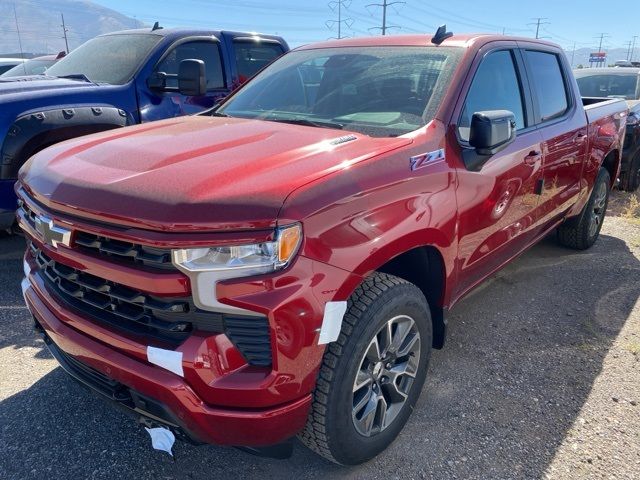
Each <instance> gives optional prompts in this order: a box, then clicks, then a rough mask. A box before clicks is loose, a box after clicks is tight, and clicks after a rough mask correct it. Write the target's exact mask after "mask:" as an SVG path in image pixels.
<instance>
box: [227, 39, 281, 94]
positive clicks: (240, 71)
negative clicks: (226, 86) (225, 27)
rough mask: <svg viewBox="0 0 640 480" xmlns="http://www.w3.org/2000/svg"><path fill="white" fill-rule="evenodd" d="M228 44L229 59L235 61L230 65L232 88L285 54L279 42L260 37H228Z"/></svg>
mask: <svg viewBox="0 0 640 480" xmlns="http://www.w3.org/2000/svg"><path fill="white" fill-rule="evenodd" d="M228 44H229V45H230V48H231V52H230V55H229V57H230V58H232V59H234V60H235V61H234V62H232V65H231V72H232V75H233V87H232V88H236V87H238V86H240V85H242V84H243V83H245V82H246V81H247V80H249V79H250V78H251V77H253V76H254V75H255V74H256V73H258V72H259V71H260V70H262V69H263V68H264V67H266V66H267V65H269V64H270V63H271V62H273V61H274V60H275V59H276V58H278V57H279V56H281V55H283V54H284V53H285V49H284V46H283V45H282V44H281V43H280V42H278V41H276V40H272V39H264V38H260V37H246V36H230V38H229V40H228Z"/></svg>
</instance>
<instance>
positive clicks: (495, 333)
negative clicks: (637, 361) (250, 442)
mask: <svg viewBox="0 0 640 480" xmlns="http://www.w3.org/2000/svg"><path fill="white" fill-rule="evenodd" d="M16 268H18V269H20V264H18V266H17V267H16ZM639 272H640V262H638V260H637V259H636V258H635V257H634V255H633V254H632V253H631V252H630V251H629V249H628V248H627V246H626V244H625V243H624V242H623V241H622V240H620V239H618V238H614V237H610V236H606V235H603V236H601V238H600V240H599V241H598V242H597V244H596V245H595V246H594V247H593V248H592V249H591V250H589V251H586V252H577V253H576V252H573V251H570V250H566V249H564V248H562V247H559V246H557V245H556V243H555V242H554V240H553V238H549V239H546V240H545V241H543V242H542V243H541V244H540V245H538V246H536V247H534V248H533V249H532V250H531V251H529V252H528V253H526V254H525V255H523V256H522V257H521V258H520V259H518V260H517V261H515V262H513V263H512V264H511V265H510V266H508V267H507V268H505V269H504V270H502V271H501V272H499V273H498V274H497V275H495V276H494V277H493V278H492V279H491V280H490V281H488V282H485V284H484V285H483V286H481V287H480V288H479V289H477V290H476V291H475V292H473V293H472V294H471V295H470V296H468V297H467V298H466V299H465V300H463V301H462V302H461V303H460V304H459V305H457V306H456V307H455V308H454V309H453V310H452V312H451V314H450V317H449V324H450V330H449V336H448V340H447V345H446V346H445V349H444V350H442V351H436V352H434V355H433V357H432V364H431V366H430V371H429V378H428V380H427V383H426V385H425V388H424V391H423V394H422V397H421V399H420V401H419V402H418V405H417V407H416V410H415V412H414V414H413V416H412V417H411V419H410V420H409V423H408V424H407V426H406V428H405V430H404V431H403V433H402V434H401V435H400V437H399V439H398V440H397V441H396V442H395V443H394V444H393V445H392V446H391V447H390V448H389V449H388V450H387V451H386V452H384V453H383V454H382V455H381V456H379V457H378V458H376V459H374V460H373V461H371V462H369V463H368V464H365V465H362V466H360V467H354V468H341V467H338V466H335V465H332V464H330V463H328V462H325V461H324V460H322V459H320V458H319V457H316V456H315V455H314V454H312V453H310V452H309V451H307V450H305V449H304V448H303V447H302V446H301V445H299V444H298V445H296V448H295V452H294V456H293V457H292V458H291V459H289V460H285V461H281V460H271V459H263V458H257V457H252V456H250V455H248V454H245V453H242V452H240V451H237V450H235V449H231V448H220V447H213V446H203V447H194V446H190V445H187V444H177V445H176V446H175V448H174V451H175V454H176V457H175V460H171V459H170V457H169V456H168V455H166V454H163V453H161V452H156V451H153V450H151V447H150V441H149V438H148V436H147V434H146V433H145V432H144V430H143V429H142V427H140V426H138V425H136V424H135V422H134V421H133V420H131V419H130V417H128V416H126V415H124V414H123V413H121V412H119V411H116V410H114V409H113V408H112V407H111V406H109V405H108V404H106V403H104V402H102V400H100V399H98V398H96V397H95V396H93V395H89V394H88V393H87V392H86V391H85V390H84V389H83V388H82V387H80V386H79V385H77V384H75V383H74V382H73V381H72V380H71V379H70V378H68V377H67V376H66V375H65V374H64V373H63V372H62V370H61V369H60V368H56V369H55V370H53V371H51V372H50V373H48V374H46V375H44V376H43V377H41V378H40V379H39V380H38V381H36V382H35V383H34V384H33V385H32V386H31V387H30V388H28V389H26V390H23V391H21V392H20V393H18V394H16V395H14V396H12V397H9V398H8V399H6V400H4V401H3V402H1V403H0V423H1V424H2V430H1V431H2V434H1V437H2V439H1V441H0V473H2V472H3V471H4V472H5V473H4V474H2V475H1V476H2V477H3V478H29V477H41V476H42V474H43V473H44V474H47V475H48V476H49V477H51V478H114V477H116V476H118V477H121V478H193V479H195V478H208V479H214V478H234V477H237V478H284V477H288V478H294V477H295V476H298V477H301V478H310V477H326V476H331V478H429V477H434V478H451V477H453V476H457V477H458V478H540V477H542V476H543V475H544V472H545V470H546V468H547V467H548V465H549V464H550V462H551V461H552V459H553V457H554V454H555V452H556V450H557V448H558V447H559V445H560V444H561V443H562V441H563V439H564V438H565V435H566V432H567V430H568V429H569V428H570V427H571V425H572V424H573V423H574V422H575V421H576V420H577V416H578V414H579V412H580V409H581V408H582V406H583V404H584V402H585V400H586V398H587V396H588V394H589V392H590V390H591V387H592V384H593V382H594V380H595V378H596V377H597V376H598V374H599V373H600V371H601V368H602V362H603V359H604V357H605V356H606V354H607V352H608V349H609V347H610V346H611V343H612V342H613V340H614V339H615V338H616V336H617V335H618V333H619V331H620V329H621V328H622V326H623V325H624V323H625V321H626V320H627V318H628V317H629V314H630V313H631V311H632V309H633V306H634V304H635V302H636V301H637V299H638V297H639V296H640V282H638V281H637V278H638V273H639ZM16 276H17V277H20V276H21V275H20V272H18V273H17V274H16ZM17 295H19V291H18V292H17ZM13 300H15V301H14V302H13V303H14V304H18V303H19V300H20V298H18V299H13ZM7 328H13V329H17V330H19V331H20V334H19V335H18V337H16V339H17V345H18V346H19V345H20V344H27V343H25V342H27V340H26V339H27V338H30V336H31V333H30V328H31V323H30V319H29V318H28V315H27V312H25V311H23V312H21V313H20V319H19V321H16V322H15V323H12V324H10V325H4V324H3V325H2V326H0V334H1V335H2V337H1V338H11V335H8V334H7V332H6V331H4V330H5V329H7ZM20 339H21V340H20ZM29 342H33V340H29ZM39 345H40V347H43V345H42V344H39ZM3 347H5V348H6V347H9V348H10V347H11V345H7V344H4V345H3ZM42 356H43V358H45V357H46V358H50V357H49V356H48V354H44V353H43V354H42ZM18 368H20V366H19V365H18ZM3 450H4V451H3Z"/></svg>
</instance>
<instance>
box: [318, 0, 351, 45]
mask: <svg viewBox="0 0 640 480" xmlns="http://www.w3.org/2000/svg"><path fill="white" fill-rule="evenodd" d="M327 5H328V6H329V8H330V9H331V10H333V11H334V12H337V13H338V19H337V20H327V21H326V22H325V25H326V26H327V28H328V29H329V30H333V27H335V26H336V25H337V26H338V37H337V38H338V40H339V39H341V38H343V37H342V24H345V25H346V26H347V28H351V26H352V25H353V18H350V17H349V18H342V9H343V8H344V9H345V10H347V9H348V8H349V7H350V6H351V0H334V1H333V2H329V3H328V4H327Z"/></svg>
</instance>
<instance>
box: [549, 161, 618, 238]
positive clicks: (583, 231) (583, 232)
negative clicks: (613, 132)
mask: <svg viewBox="0 0 640 480" xmlns="http://www.w3.org/2000/svg"><path fill="white" fill-rule="evenodd" d="M610 185H611V181H610V177H609V172H607V170H605V169H604V168H601V169H600V171H599V172H598V176H597V177H596V181H595V184H594V186H593V191H592V192H591V196H590V197H589V200H588V201H587V203H586V205H585V206H584V208H583V209H582V212H581V213H580V215H578V217H576V218H572V219H569V220H567V221H566V222H565V223H564V224H562V225H560V227H558V240H559V241H560V243H561V244H562V245H565V246H567V247H570V248H574V249H576V250H585V249H587V248H589V247H591V246H592V245H593V244H594V243H595V242H596V240H597V239H598V236H599V235H600V229H601V228H602V222H603V221H604V217H605V214H606V211H607V205H608V202H609V186H610Z"/></svg>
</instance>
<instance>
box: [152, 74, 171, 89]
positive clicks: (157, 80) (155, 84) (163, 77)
mask: <svg viewBox="0 0 640 480" xmlns="http://www.w3.org/2000/svg"><path fill="white" fill-rule="evenodd" d="M147 86H148V87H149V88H150V89H151V90H164V89H165V88H166V87H167V74H166V73H164V72H153V73H152V74H151V76H150V77H149V78H147Z"/></svg>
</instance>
